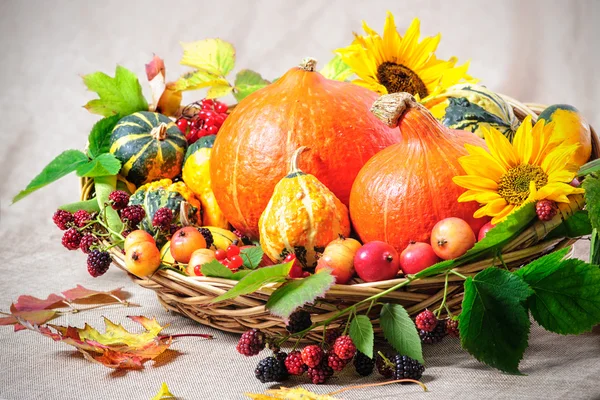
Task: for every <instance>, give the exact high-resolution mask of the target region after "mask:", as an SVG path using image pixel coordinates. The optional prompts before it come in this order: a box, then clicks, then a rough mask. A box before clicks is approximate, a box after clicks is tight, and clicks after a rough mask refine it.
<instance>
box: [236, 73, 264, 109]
mask: <svg viewBox="0 0 600 400" xmlns="http://www.w3.org/2000/svg"><path fill="white" fill-rule="evenodd" d="M270 83H271V82H269V81H268V80H266V79H264V78H263V77H262V76H261V75H260V74H259V73H258V72H254V71H251V70H249V69H243V70H241V71H240V72H238V73H237V75H236V76H235V83H234V85H235V91H234V93H233V96H234V97H235V99H236V100H237V101H241V100H242V99H244V98H246V97H247V96H248V95H250V94H252V93H254V92H256V91H257V90H258V89H262V88H264V87H265V86H268V85H269V84H270Z"/></svg>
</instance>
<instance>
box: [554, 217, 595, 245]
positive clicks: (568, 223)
mask: <svg viewBox="0 0 600 400" xmlns="http://www.w3.org/2000/svg"><path fill="white" fill-rule="evenodd" d="M591 233H592V224H591V223H590V218H589V217H588V212H587V211H586V210H579V211H577V212H576V213H575V214H573V215H572V216H570V217H569V218H567V219H566V220H564V221H563V222H562V223H561V224H560V225H559V226H557V227H556V228H554V229H553V230H552V231H551V232H550V233H549V234H548V235H546V237H545V238H544V239H545V240H550V239H558V238H565V237H568V238H572V239H574V238H579V237H582V236H586V235H589V234H591Z"/></svg>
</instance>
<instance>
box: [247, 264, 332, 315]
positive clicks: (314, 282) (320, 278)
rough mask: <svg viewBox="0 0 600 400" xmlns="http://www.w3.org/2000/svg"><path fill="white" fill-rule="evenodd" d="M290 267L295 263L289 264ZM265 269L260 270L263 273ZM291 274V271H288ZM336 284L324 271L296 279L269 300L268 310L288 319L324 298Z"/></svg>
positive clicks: (329, 273) (280, 288) (278, 290)
mask: <svg viewBox="0 0 600 400" xmlns="http://www.w3.org/2000/svg"><path fill="white" fill-rule="evenodd" d="M289 264H290V266H291V264H293V262H290V263H289ZM262 269H264V268H261V269H258V270H256V271H255V272H257V271H261V270H262ZM288 272H289V270H288ZM334 283H335V277H334V276H333V275H331V271H329V270H323V271H319V272H317V273H315V274H312V275H310V276H308V277H306V278H303V279H294V280H292V281H289V282H287V283H286V284H285V285H283V286H281V287H279V288H278V289H277V290H276V291H274V292H273V294H271V296H270V297H269V300H267V304H266V308H267V310H269V311H270V312H271V314H273V315H277V316H279V317H281V318H288V317H289V316H290V315H291V314H292V312H294V310H295V309H297V308H298V307H302V306H303V305H304V304H306V303H312V302H313V301H314V300H315V299H316V298H317V297H321V296H324V295H325V293H326V292H327V290H328V289H329V288H330V287H331V286H332V285H333V284H334Z"/></svg>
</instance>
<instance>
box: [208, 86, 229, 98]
mask: <svg viewBox="0 0 600 400" xmlns="http://www.w3.org/2000/svg"><path fill="white" fill-rule="evenodd" d="M232 91H233V87H231V86H229V83H228V84H223V85H215V86H211V87H210V88H209V89H208V92H206V98H207V99H217V98H219V97H223V96H227V95H228V94H229V93H231V92H232Z"/></svg>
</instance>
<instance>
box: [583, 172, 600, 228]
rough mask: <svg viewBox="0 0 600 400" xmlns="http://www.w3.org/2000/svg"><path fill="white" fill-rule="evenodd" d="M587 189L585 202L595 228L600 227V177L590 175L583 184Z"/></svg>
mask: <svg viewBox="0 0 600 400" xmlns="http://www.w3.org/2000/svg"><path fill="white" fill-rule="evenodd" d="M581 186H582V187H583V189H585V204H586V207H587V210H588V216H589V218H590V222H591V224H592V227H593V228H594V229H600V179H598V178H595V177H593V176H588V177H586V178H585V179H584V181H583V183H582V184H581Z"/></svg>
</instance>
